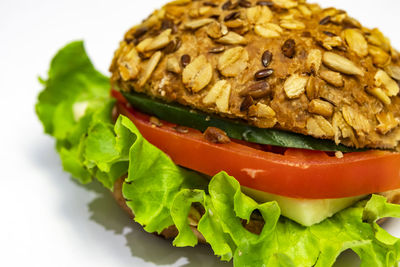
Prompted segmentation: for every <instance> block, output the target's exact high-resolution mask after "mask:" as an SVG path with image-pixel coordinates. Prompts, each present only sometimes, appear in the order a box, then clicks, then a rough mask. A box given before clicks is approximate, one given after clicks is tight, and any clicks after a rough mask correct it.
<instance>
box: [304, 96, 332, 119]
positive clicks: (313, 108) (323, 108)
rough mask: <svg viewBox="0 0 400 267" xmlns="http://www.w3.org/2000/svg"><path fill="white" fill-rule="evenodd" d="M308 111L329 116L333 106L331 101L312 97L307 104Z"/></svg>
mask: <svg viewBox="0 0 400 267" xmlns="http://www.w3.org/2000/svg"><path fill="white" fill-rule="evenodd" d="M308 112H310V113H313V114H318V115H321V116H324V117H331V116H332V114H333V106H332V104H331V103H329V102H326V101H323V100H321V99H313V100H312V101H311V102H310V104H308Z"/></svg>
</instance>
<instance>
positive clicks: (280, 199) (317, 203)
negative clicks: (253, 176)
mask: <svg viewBox="0 0 400 267" xmlns="http://www.w3.org/2000/svg"><path fill="white" fill-rule="evenodd" d="M242 191H243V193H245V194H246V195H248V196H250V197H252V198H254V199H255V200H257V201H259V202H261V203H264V202H269V201H276V202H277V203H278V204H279V207H280V208H281V213H282V215H283V216H285V217H287V218H289V219H291V220H293V221H295V222H297V223H299V224H301V225H304V226H311V225H314V224H317V223H320V222H322V221H323V220H325V219H326V218H329V217H331V216H333V215H334V214H335V213H337V212H339V211H341V210H343V209H345V208H347V207H350V206H351V205H353V204H354V203H356V202H357V201H359V200H361V199H363V198H365V197H366V196H357V197H346V198H336V199H297V198H290V197H284V196H279V195H273V194H268V193H265V192H262V191H258V190H254V189H250V188H247V187H244V186H242Z"/></svg>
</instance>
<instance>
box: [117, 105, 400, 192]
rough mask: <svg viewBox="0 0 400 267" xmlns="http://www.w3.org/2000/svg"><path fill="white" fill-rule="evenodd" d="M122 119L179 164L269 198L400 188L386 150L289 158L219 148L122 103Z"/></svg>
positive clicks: (235, 146) (399, 171) (399, 168)
mask: <svg viewBox="0 0 400 267" xmlns="http://www.w3.org/2000/svg"><path fill="white" fill-rule="evenodd" d="M117 108H118V111H119V113H120V114H123V115H125V116H127V117H128V118H130V119H131V120H132V122H133V123H134V124H135V125H136V127H137V128H138V129H139V131H140V132H141V134H142V135H143V136H144V138H145V139H146V140H148V141H149V142H150V143H152V144H153V145H155V146H156V147H158V148H159V149H161V150H162V151H164V152H165V153H166V154H168V155H169V156H170V157H171V159H172V160H173V161H174V162H175V163H176V164H178V165H180V166H183V167H186V168H190V169H192V170H195V171H198V172H201V173H204V174H207V175H210V176H213V175H215V174H217V173H219V172H220V171H225V172H227V173H228V174H229V175H231V176H233V177H235V178H236V179H237V180H238V181H239V183H240V184H241V185H243V186H246V187H249V188H252V189H256V190H260V191H264V192H267V193H272V194H277V195H282V196H287V197H292V198H305V199H326V198H343V197H352V196H359V195H365V194H371V193H378V192H384V191H389V190H393V189H398V188H400V154H399V153H393V152H386V151H367V152H357V153H347V154H345V155H344V157H343V158H341V159H338V158H336V157H330V156H328V155H327V154H326V153H325V152H320V151H310V150H301V149H288V150H286V152H285V154H284V155H281V154H275V153H271V152H265V151H262V150H258V149H255V148H252V147H249V146H246V145H244V144H243V142H240V143H237V142H234V141H233V142H231V143H228V144H214V143H211V142H208V141H207V140H205V138H204V137H203V134H202V133H201V132H200V131H198V130H195V129H191V128H188V132H187V133H180V132H178V131H177V130H176V126H177V125H176V124H172V123H169V122H165V121H161V122H162V126H160V127H155V126H154V125H152V124H151V123H150V122H149V119H150V116H148V115H146V114H143V113H140V112H138V111H135V110H134V109H132V108H131V107H130V106H129V105H126V102H118V103H117Z"/></svg>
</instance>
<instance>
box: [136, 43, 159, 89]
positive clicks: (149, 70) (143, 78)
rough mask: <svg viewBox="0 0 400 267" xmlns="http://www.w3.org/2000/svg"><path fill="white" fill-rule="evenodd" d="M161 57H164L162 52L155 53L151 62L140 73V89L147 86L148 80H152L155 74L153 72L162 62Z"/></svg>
mask: <svg viewBox="0 0 400 267" xmlns="http://www.w3.org/2000/svg"><path fill="white" fill-rule="evenodd" d="M161 56H162V53H161V52H160V51H157V52H155V53H154V54H153V55H152V56H151V58H150V59H149V61H148V62H147V64H146V66H145V67H144V69H143V70H142V72H141V73H140V78H139V81H138V85H139V87H142V86H143V85H145V83H146V82H147V80H148V79H149V78H150V76H151V74H153V71H154V70H155V68H156V67H157V65H158V62H160V59H161Z"/></svg>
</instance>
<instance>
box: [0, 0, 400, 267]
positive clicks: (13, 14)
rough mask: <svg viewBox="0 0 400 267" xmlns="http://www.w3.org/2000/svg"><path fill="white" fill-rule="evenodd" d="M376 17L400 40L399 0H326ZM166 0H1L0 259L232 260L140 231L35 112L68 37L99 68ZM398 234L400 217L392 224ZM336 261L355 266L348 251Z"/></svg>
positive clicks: (374, 22)
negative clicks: (69, 159) (66, 168)
mask: <svg viewBox="0 0 400 267" xmlns="http://www.w3.org/2000/svg"><path fill="white" fill-rule="evenodd" d="M317 2H319V3H321V4H323V5H324V6H330V5H335V6H337V7H339V8H343V9H346V10H348V11H349V13H350V14H351V15H352V16H354V17H356V18H358V19H359V20H360V21H361V22H362V23H364V25H366V26H369V27H375V26H377V27H379V28H381V29H382V31H383V32H384V33H385V34H386V35H387V36H389V37H390V38H391V39H392V42H393V44H394V45H395V46H396V47H397V48H400V31H399V26H398V25H400V24H399V22H398V19H399V10H400V1H396V0H380V1H376V0H363V1H361V0H357V1H350V0H336V1H333V0H331V1H329V0H320V1H317ZM162 3H165V1H164V0H144V1H143V0H140V1H139V0H130V1H128V0H118V1H117V0H114V1H111V0H109V1H105V0H90V1H88V0H80V1H78V0H37V1H32V0H0V88H1V96H0V114H1V115H0V116H1V120H0V125H1V126H0V266H5V267H8V266H42V267H46V266H96V267H102V266H158V265H160V266H231V264H222V263H219V262H218V260H217V259H216V258H214V257H213V256H211V250H209V249H208V248H207V247H206V246H201V247H200V248H196V249H191V248H184V249H178V248H173V247H172V245H171V244H170V242H168V241H164V240H162V239H160V238H158V237H156V236H153V235H150V234H146V233H144V232H143V231H142V230H141V228H140V227H138V226H137V225H136V224H134V223H133V222H131V221H130V220H129V219H128V218H127V216H126V215H125V213H123V212H122V211H121V210H120V209H119V207H118V206H117V205H116V204H115V203H114V201H113V199H112V198H111V196H110V195H109V193H108V192H107V191H106V190H104V189H102V188H101V186H99V185H97V184H93V185H89V186H81V185H79V184H77V183H76V182H74V181H73V180H71V178H70V176H69V175H68V174H67V173H64V172H63V171H62V168H61V165H60V161H59V158H58V156H57V154H56V153H55V151H54V149H53V145H54V143H53V140H52V139H51V138H50V137H48V136H45V135H44V134H43V130H42V127H41V125H40V123H39V122H38V120H37V118H36V116H35V114H34V104H35V101H36V96H37V94H38V93H39V90H40V89H41V88H40V85H39V83H38V82H37V77H38V76H39V75H41V76H46V71H47V68H48V65H49V62H50V59H51V57H52V56H53V55H54V53H55V52H56V51H57V50H58V49H59V48H61V47H62V46H64V45H65V44H66V43H67V42H69V41H72V40H77V39H84V40H85V43H86V48H87V50H88V53H89V55H90V57H91V58H92V59H93V60H94V63H95V65H96V67H97V68H98V69H100V70H101V71H102V72H103V73H107V68H108V64H109V62H110V60H111V58H112V55H113V52H114V50H115V49H116V48H117V46H118V42H119V40H120V39H122V36H123V34H124V32H125V31H126V30H127V29H128V28H129V27H130V26H133V25H134V24H136V23H138V22H140V21H141V20H142V19H143V18H145V17H147V16H148V15H149V14H150V12H151V11H152V10H153V9H154V8H156V7H159V6H160V5H161V4H162ZM386 226H387V228H388V229H390V232H392V233H395V234H396V235H400V223H398V222H394V221H392V222H390V223H389V224H387V225H386ZM340 261H341V264H338V265H337V266H353V265H355V266H357V262H356V261H355V260H354V258H352V257H351V256H350V257H344V258H341V259H340Z"/></svg>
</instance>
